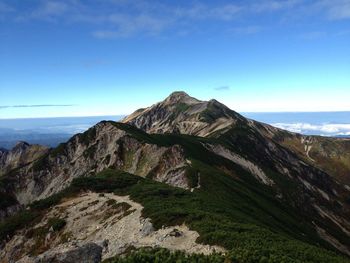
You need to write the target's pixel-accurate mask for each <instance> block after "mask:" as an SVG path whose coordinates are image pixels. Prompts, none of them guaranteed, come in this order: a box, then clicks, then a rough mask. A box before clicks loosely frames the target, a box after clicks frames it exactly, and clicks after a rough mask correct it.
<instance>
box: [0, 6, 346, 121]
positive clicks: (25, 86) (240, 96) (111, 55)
mask: <svg viewBox="0 0 350 263" xmlns="http://www.w3.org/2000/svg"><path fill="white" fill-rule="evenodd" d="M175 90H184V91H186V92H188V93H189V94H190V95H192V96H194V97H197V98H199V99H203V100H206V99H210V98H216V99H217V100H219V101H221V102H223V103H225V104H226V105H228V106H229V107H230V108H232V109H234V110H237V111H240V112H242V111H340V110H350V0H319V1H309V0H304V1H303V0H284V1H273V0H266V1H264V0H259V1H258V0H251V1H249V0H248V1H222V0H218V1H200V0H196V1H191V0H187V1H156V0H152V1H146V0H145V1H143V0H133V1H128V0H104V1H102V0H84V1H83V0H61V1H54V0H42V1H41V0H36V1H35V0H7V1H6V0H0V99H1V101H0V118H19V117H50V116H92V115H112V114H128V113H130V112H132V111H133V110H135V109H137V108H139V107H145V106H148V105H150V104H152V103H155V102H157V101H160V100H162V99H163V98H164V97H166V96H167V95H169V93H171V92H172V91H175Z"/></svg>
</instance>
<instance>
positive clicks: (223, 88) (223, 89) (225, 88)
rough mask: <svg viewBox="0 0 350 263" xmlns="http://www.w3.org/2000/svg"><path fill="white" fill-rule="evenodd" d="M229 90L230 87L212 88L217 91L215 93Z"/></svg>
mask: <svg viewBox="0 0 350 263" xmlns="http://www.w3.org/2000/svg"><path fill="white" fill-rule="evenodd" d="M230 89H231V88H230V86H219V87H215V88H214V90H217V91H225V90H230Z"/></svg>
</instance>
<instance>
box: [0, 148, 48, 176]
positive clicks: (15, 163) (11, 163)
mask: <svg viewBox="0 0 350 263" xmlns="http://www.w3.org/2000/svg"><path fill="white" fill-rule="evenodd" d="M47 151H48V148H47V147H45V146H42V145H36V144H34V145H30V144H28V143H26V142H18V143H17V144H16V145H15V147H13V148H12V149H11V150H10V151H8V150H5V149H0V175H1V174H5V173H7V172H8V171H10V170H12V169H16V168H18V167H21V166H24V165H26V164H28V163H31V162H33V161H34V160H36V159H38V158H39V157H40V156H42V155H44V154H45V153H47Z"/></svg>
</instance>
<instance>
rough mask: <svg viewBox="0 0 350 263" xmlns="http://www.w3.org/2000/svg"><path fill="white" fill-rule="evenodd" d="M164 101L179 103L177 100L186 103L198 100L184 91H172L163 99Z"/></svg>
mask: <svg viewBox="0 0 350 263" xmlns="http://www.w3.org/2000/svg"><path fill="white" fill-rule="evenodd" d="M164 102H165V103H171V104H172V103H179V102H183V103H186V104H193V103H198V102H200V101H199V100H197V99H195V98H193V97H191V96H190V95H188V94H187V93H186V92H184V91H174V92H173V93H171V94H170V95H169V96H168V97H167V98H166V99H165V100H164Z"/></svg>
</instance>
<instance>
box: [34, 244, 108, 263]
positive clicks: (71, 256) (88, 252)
mask: <svg viewBox="0 0 350 263" xmlns="http://www.w3.org/2000/svg"><path fill="white" fill-rule="evenodd" d="M101 254H102V247H100V246H99V245H96V244H95V243H87V244H85V245H83V246H78V247H76V248H72V249H71V250H68V251H64V252H58V253H52V252H51V251H49V252H46V253H44V255H42V256H40V257H38V258H37V259H36V260H35V261H34V263H76V262H84V263H99V262H101Z"/></svg>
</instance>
